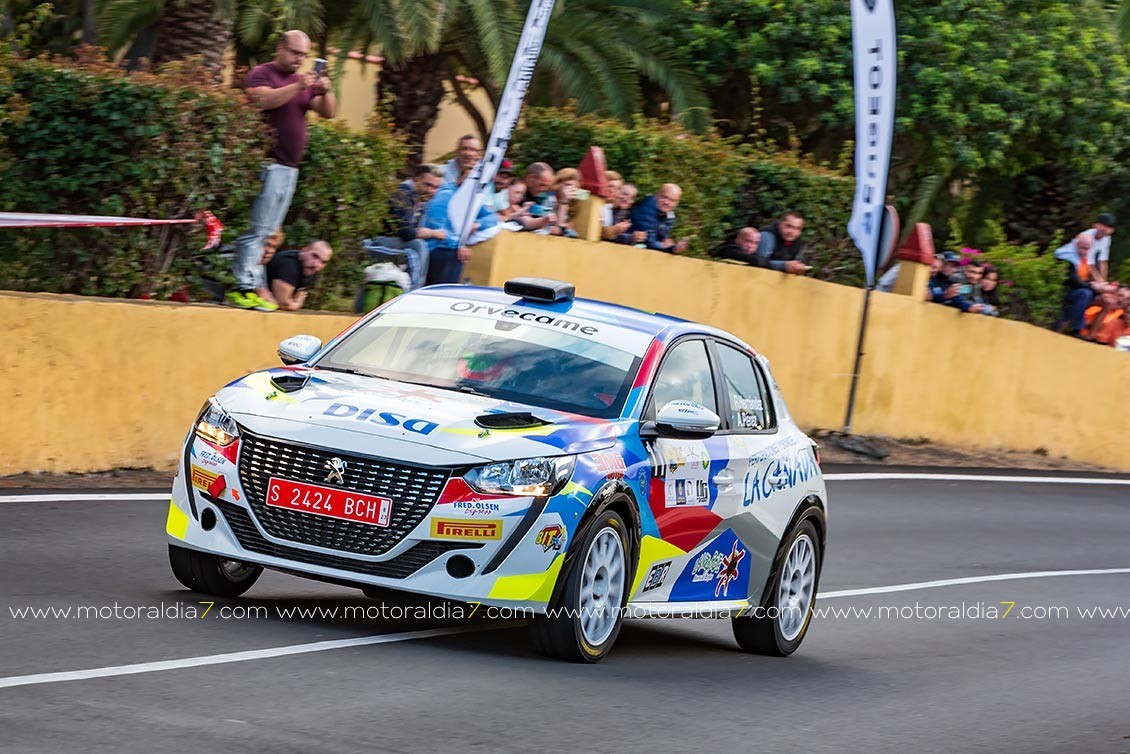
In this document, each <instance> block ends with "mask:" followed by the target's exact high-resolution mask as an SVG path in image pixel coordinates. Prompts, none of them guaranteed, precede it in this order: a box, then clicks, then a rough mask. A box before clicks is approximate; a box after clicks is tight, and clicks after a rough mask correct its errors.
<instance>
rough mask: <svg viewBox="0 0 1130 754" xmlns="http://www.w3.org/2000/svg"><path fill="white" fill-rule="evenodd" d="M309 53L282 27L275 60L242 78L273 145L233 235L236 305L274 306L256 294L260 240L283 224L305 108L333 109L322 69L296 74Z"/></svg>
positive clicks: (231, 297) (302, 39) (306, 43)
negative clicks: (245, 224)
mask: <svg viewBox="0 0 1130 754" xmlns="http://www.w3.org/2000/svg"><path fill="white" fill-rule="evenodd" d="M309 51H310V38H309V37H307V36H306V34H305V33H303V32H301V31H288V32H286V33H284V34H283V35H282V37H280V38H279V42H278V44H277V45H276V46H275V59H274V60H273V61H272V62H270V63H264V64H263V65H260V66H256V67H255V68H252V69H251V71H250V72H248V74H247V78H246V79H244V88H245V89H246V91H247V95H248V97H249V98H250V100H251V102H252V104H253V105H255V107H257V108H258V109H259V110H261V111H262V113H263V116H264V118H265V120H266V122H267V124H268V126H269V127H270V129H271V130H272V131H273V132H274V136H275V146H274V148H273V149H272V150H271V153H270V160H271V161H270V163H269V164H268V165H266V166H265V167H264V168H263V171H262V173H260V180H262V182H263V188H262V190H261V192H260V193H259V196H258V197H257V198H256V199H255V203H254V204H253V205H252V207H251V228H250V230H248V231H247V232H246V233H244V234H243V235H241V236H240V237H239V238H238V239H236V259H235V266H234V269H233V272H234V274H235V278H236V286H237V288H236V290H234V291H231V292H229V293H228V295H227V297H226V301H227V303H228V304H230V305H232V306H238V307H239V308H241V309H259V310H261V311H273V310H274V309H277V308H278V305H277V304H276V303H275V302H274V301H270V300H267V299H265V298H263V297H262V296H261V295H260V294H258V293H256V291H257V290H264V289H266V288H268V285H267V277H266V274H265V270H264V267H263V264H262V262H261V260H262V258H263V251H264V248H263V246H264V244H263V242H264V241H265V240H266V238H267V236H268V235H270V234H271V233H272V232H273V231H274V230H275V229H276V228H279V227H281V226H282V225H283V221H284V220H285V219H286V213H287V210H289V209H290V200H291V199H292V198H293V197H294V189H295V187H296V186H297V185H298V165H299V163H300V162H302V158H303V156H304V155H305V154H306V111H307V110H313V111H314V112H316V113H317V114H318V115H320V116H321V117H323V118H332V117H333V116H334V114H335V113H336V112H337V101H336V100H335V99H334V95H333V91H332V89H331V87H330V80H329V79H328V78H327V77H326V75H325V73H324V72H323V73H322V74H321V75H316V74H314V73H304V74H299V73H298V68H299V66H301V65H302V62H303V61H304V60H305V59H306V56H307V54H308V53H309Z"/></svg>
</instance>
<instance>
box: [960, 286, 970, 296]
mask: <svg viewBox="0 0 1130 754" xmlns="http://www.w3.org/2000/svg"><path fill="white" fill-rule="evenodd" d="M957 290H958V292H959V293H960V294H961V295H962V296H968V295H969V294H970V293H972V292H973V286H971V285H963V286H960V287H958V289H957Z"/></svg>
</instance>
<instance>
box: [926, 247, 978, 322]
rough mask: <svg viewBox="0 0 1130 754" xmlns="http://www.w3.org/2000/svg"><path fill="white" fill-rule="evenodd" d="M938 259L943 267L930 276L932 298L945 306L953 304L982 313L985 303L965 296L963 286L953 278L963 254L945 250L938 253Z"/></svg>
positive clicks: (959, 307)
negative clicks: (976, 301) (972, 300)
mask: <svg viewBox="0 0 1130 754" xmlns="http://www.w3.org/2000/svg"><path fill="white" fill-rule="evenodd" d="M937 260H938V262H939V263H940V265H941V267H940V269H939V270H938V271H937V272H935V273H934V274H933V276H931V278H930V283H929V294H930V300H931V301H933V302H935V303H938V304H943V305H945V306H952V307H954V308H955V309H960V310H961V311H963V312H972V313H974V314H981V313H982V312H983V311H984V309H985V305H984V304H974V303H973V302H971V301H969V299H967V298H965V296H964V295H963V294H962V292H961V286H960V285H959V284H958V283H956V282H954V280H953V277H954V275H956V274H957V265H958V262H960V261H961V255H960V254H958V253H956V252H953V251H943V252H942V253H941V254H939V255H938V257H937Z"/></svg>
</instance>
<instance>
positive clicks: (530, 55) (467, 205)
mask: <svg viewBox="0 0 1130 754" xmlns="http://www.w3.org/2000/svg"><path fill="white" fill-rule="evenodd" d="M554 2H555V0H532V2H531V3H530V11H529V13H527V14H526V25H525V26H524V27H523V28H522V36H521V38H520V39H519V40H518V49H517V50H515V52H514V62H512V63H511V64H510V75H509V76H507V77H506V89H504V90H503V92H502V98H501V100H500V101H499V103H498V110H496V111H495V114H494V127H493V128H491V131H490V139H489V140H488V141H487V144H486V149H485V151H484V152H483V158H482V159H481V160H479V161H478V163H476V164H475V167H474V168H472V169H471V174H470V175H468V176H467V178H466V179H465V180H464V181H463V183H462V184H461V185H460V186H459V190H458V191H456V192H455V195H454V196H453V197H451V203H450V204H448V207H447V216H448V218H450V219H451V224H452V226H453V227H455V228H458V229H459V245H460V246H463V245H465V244H466V243H467V237H468V236H470V235H471V226H472V225H473V224H474V222H475V217H476V216H477V215H478V214H479V209H480V207H482V204H483V190H484V189H486V188H487V187H488V186H490V185H491V184H493V183H494V176H495V174H497V173H498V168H499V166H500V165H501V164H502V158H503V157H504V156H505V155H506V147H507V146H509V144H510V134H511V133H513V131H514V126H515V125H516V124H517V123H518V115H519V113H520V112H521V111H522V100H524V99H525V98H526V89H528V88H529V86H530V79H531V78H533V75H534V67H535V66H536V65H537V62H538V56H539V55H540V54H541V44H542V41H543V40H544V39H545V30H546V27H547V26H549V14H550V13H552V12H553V4H554Z"/></svg>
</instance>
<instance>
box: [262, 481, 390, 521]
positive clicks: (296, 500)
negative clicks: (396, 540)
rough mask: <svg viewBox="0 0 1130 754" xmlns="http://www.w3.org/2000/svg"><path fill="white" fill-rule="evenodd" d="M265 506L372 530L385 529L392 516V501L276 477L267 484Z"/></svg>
mask: <svg viewBox="0 0 1130 754" xmlns="http://www.w3.org/2000/svg"><path fill="white" fill-rule="evenodd" d="M267 505H272V506H274V507H276V508H286V509H287V510H292V511H302V512H303V513H312V514H314V515H316V516H329V517H330V518H340V519H343V520H345V521H357V522H358V523H362V524H370V525H372V526H388V522H389V517H390V516H391V514H392V501H391V500H389V499H388V498H387V497H377V496H376V495H366V494H364V493H362V492H350V491H349V490H335V489H332V488H330V487H319V486H318V485H316V484H306V483H305V482H294V481H291V480H290V479H277V478H275V477H271V481H270V482H269V483H268V484H267Z"/></svg>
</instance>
